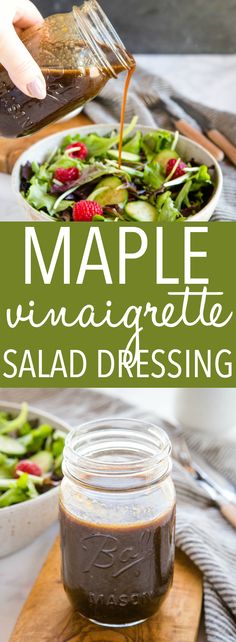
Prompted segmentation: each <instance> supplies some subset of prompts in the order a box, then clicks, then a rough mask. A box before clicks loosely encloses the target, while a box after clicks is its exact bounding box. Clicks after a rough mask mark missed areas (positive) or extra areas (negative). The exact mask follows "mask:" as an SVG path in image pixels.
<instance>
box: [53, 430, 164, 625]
mask: <svg viewBox="0 0 236 642" xmlns="http://www.w3.org/2000/svg"><path fill="white" fill-rule="evenodd" d="M170 453H171V446H170V442H169V439H168V437H167V435H166V433H165V432H164V431H163V430H161V429H160V428H158V427H157V426H155V425H151V424H149V423H147V424H146V423H144V422H141V421H136V420H126V419H110V420H109V419H106V420H104V421H103V420H100V421H97V422H90V423H87V424H83V425H82V426H80V427H79V429H78V430H77V431H76V432H71V433H70V434H69V435H68V437H67V439H66V445H65V451H64V464H63V472H64V479H63V481H62V484H61V491H60V525H61V551H62V578H63V584H64V588H65V591H66V593H67V594H68V597H69V599H70V601H71V603H72V605H73V606H74V608H75V609H76V610H77V611H79V612H80V613H81V614H82V615H83V616H85V617H87V618H88V619H90V620H92V621H94V622H96V623H98V624H102V625H105V626H106V625H107V626H130V625H131V624H132V625H133V624H138V623H140V622H143V621H144V620H146V619H147V618H148V617H149V616H151V615H153V614H154V613H155V612H156V611H157V610H158V608H159V606H160V604H161V603H162V600H163V599H164V597H165V595H166V594H167V592H168V590H169V588H170V586H171V584H172V577H173V565H174V550H175V542H174V528H175V490H174V486H173V482H172V479H171V459H170Z"/></svg>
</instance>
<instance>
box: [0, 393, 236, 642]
mask: <svg viewBox="0 0 236 642" xmlns="http://www.w3.org/2000/svg"><path fill="white" fill-rule="evenodd" d="M0 398H1V400H5V401H15V402H21V401H25V400H27V401H28V402H29V403H30V404H32V405H35V406H36V407H38V408H41V409H43V410H46V411H48V412H51V413H53V414H55V415H57V416H58V417H60V418H61V419H64V420H66V421H67V422H68V423H69V424H70V425H71V426H76V425H78V424H79V423H80V422H81V421H85V420H86V421H88V420H91V419H94V418H97V417H100V418H101V417H111V416H119V417H121V416H123V417H133V418H139V419H146V420H149V421H152V422H154V423H155V421H156V417H155V413H153V412H151V413H150V412H148V411H147V412H146V411H143V410H141V409H139V408H137V407H136V406H133V405H131V404H128V403H126V402H124V401H123V400H121V399H119V398H116V397H110V396H108V395H105V394H102V393H100V392H97V391H91V390H85V389H82V390H77V389H66V390H62V389H57V388H54V389H51V390H46V389H40V388H37V389H34V390H30V389H26V388H25V389H12V390H9V389H8V390H7V389H3V388H1V389H0ZM188 443H189V446H190V448H191V451H192V453H193V454H194V453H198V454H201V455H202V456H203V457H205V459H206V460H207V461H208V463H209V464H211V465H212V466H214V467H215V468H216V469H217V470H218V471H219V472H221V473H222V474H224V475H225V478H226V479H228V481H231V482H232V483H233V484H236V470H235V461H236V445H235V443H230V442H229V441H228V442H227V443H221V441H220V440H218V438H216V437H215V438H214V439H212V438H209V437H207V436H205V437H204V436H203V434H202V433H201V435H200V434H195V433H194V434H193V436H191V437H190V438H189V439H188ZM173 477H174V481H175V487H176V491H177V524H176V542H177V546H178V547H179V548H181V549H182V550H183V551H184V552H185V553H186V554H187V555H188V556H189V557H190V558H191V559H192V561H193V562H194V563H195V564H196V565H197V566H198V567H199V568H200V569H201V571H202V573H203V581H204V617H205V626H206V634H207V641H208V642H235V641H236V532H235V530H234V529H233V528H232V527H231V526H230V525H229V524H228V523H227V522H226V521H225V520H224V518H223V517H222V516H221V514H220V512H219V510H218V509H216V508H214V507H213V506H212V505H211V502H210V501H209V498H208V497H207V496H205V494H204V492H203V491H202V490H201V489H200V488H199V486H197V484H196V482H194V481H193V480H191V479H189V477H188V476H187V474H186V473H185V472H184V471H183V470H182V468H181V467H180V466H178V465H177V464H176V465H174V470H173ZM193 598H194V596H193Z"/></svg>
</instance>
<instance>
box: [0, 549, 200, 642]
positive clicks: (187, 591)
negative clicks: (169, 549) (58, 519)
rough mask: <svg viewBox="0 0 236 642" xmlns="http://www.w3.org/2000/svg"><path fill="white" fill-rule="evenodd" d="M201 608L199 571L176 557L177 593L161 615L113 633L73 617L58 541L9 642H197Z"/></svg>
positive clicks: (160, 612)
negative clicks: (64, 588) (63, 578)
mask: <svg viewBox="0 0 236 642" xmlns="http://www.w3.org/2000/svg"><path fill="white" fill-rule="evenodd" d="M201 607H202V579H201V574H200V572H199V571H198V569H197V568H196V567H195V566H194V565H193V564H192V562H190V560H189V559H188V558H187V557H186V556H185V555H184V554H183V553H181V552H180V551H177V555H176V562H175V573H174V584H173V587H172V589H171V591H170V593H169V595H168V597H167V599H166V601H165V602H164V604H163V605H162V607H161V609H160V611H159V613H158V615H156V616H154V617H153V618H150V619H149V620H148V621H147V622H144V624H141V625H138V626H134V627H128V628H123V629H122V628H121V629H109V628H104V627H100V626H96V625H94V624H92V623H90V622H88V621H87V620H85V619H84V618H82V617H80V616H79V615H77V614H75V613H74V612H73V611H72V608H71V606H70V604H69V602H68V599H67V596H66V594H65V592H64V590H63V586H62V583H61V580H60V546H59V540H57V541H56V542H55V544H54V546H53V548H52V550H51V552H50V553H49V556H48V559H47V561H46V562H45V564H44V566H43V568H42V570H41V573H40V575H39V577H38V579H37V581H36V583H35V585H34V587H33V589H32V591H31V593H30V595H29V597H28V599H27V601H26V603H25V606H24V607H23V609H22V611H21V613H20V616H19V618H18V620H17V623H16V626H15V629H14V631H13V634H12V636H11V639H10V642H195V641H196V638H197V633H198V627H199V621H200V615H201Z"/></svg>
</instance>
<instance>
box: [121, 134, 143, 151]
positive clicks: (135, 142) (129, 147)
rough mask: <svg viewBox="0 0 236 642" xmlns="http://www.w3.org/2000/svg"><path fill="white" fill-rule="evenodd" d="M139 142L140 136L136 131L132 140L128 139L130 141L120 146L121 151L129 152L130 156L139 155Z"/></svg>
mask: <svg viewBox="0 0 236 642" xmlns="http://www.w3.org/2000/svg"><path fill="white" fill-rule="evenodd" d="M141 140H142V134H141V132H140V131H138V132H136V134H135V135H134V136H133V138H130V140H129V141H128V142H127V143H125V145H122V150H123V151H124V152H131V153H132V154H139V153H140V149H141Z"/></svg>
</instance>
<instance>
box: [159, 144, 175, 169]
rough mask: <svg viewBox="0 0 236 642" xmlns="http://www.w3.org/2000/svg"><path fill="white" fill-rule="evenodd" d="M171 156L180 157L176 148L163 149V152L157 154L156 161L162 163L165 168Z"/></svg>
mask: <svg viewBox="0 0 236 642" xmlns="http://www.w3.org/2000/svg"><path fill="white" fill-rule="evenodd" d="M171 158H176V160H177V159H178V158H179V154H177V152H176V150H175V149H163V150H162V151H161V152H159V153H158V154H157V155H156V156H155V161H156V162H157V163H160V165H161V166H162V167H163V169H165V168H166V165H167V163H168V161H169V160H170V159H171Z"/></svg>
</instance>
